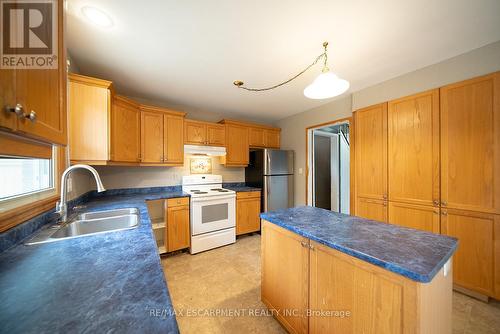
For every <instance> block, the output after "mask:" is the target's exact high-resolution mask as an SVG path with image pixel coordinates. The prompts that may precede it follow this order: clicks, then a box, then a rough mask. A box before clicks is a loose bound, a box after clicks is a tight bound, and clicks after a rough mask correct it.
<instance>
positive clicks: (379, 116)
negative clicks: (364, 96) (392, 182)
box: [354, 103, 387, 200]
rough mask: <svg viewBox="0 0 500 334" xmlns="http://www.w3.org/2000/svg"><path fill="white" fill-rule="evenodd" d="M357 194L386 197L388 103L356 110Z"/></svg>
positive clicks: (368, 196)
mask: <svg viewBox="0 0 500 334" xmlns="http://www.w3.org/2000/svg"><path fill="white" fill-rule="evenodd" d="M354 117H355V122H354V126H355V131H354V136H355V145H356V150H355V154H356V157H355V161H356V169H355V170H356V195H357V196H358V197H364V198H372V199H380V200H382V199H384V200H385V199H387V103H382V104H378V105H375V106H371V107H368V108H364V109H360V110H357V111H356V112H355V114H354Z"/></svg>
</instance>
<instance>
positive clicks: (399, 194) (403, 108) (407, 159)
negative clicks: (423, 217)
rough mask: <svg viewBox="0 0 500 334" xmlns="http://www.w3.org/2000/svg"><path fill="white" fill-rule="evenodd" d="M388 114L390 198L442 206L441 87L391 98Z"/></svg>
mask: <svg viewBox="0 0 500 334" xmlns="http://www.w3.org/2000/svg"><path fill="white" fill-rule="evenodd" d="M387 118H388V124H387V126H388V139H387V141H388V182H389V189H388V190H389V200H391V201H400V202H406V203H414V204H426V205H435V206H439V198H440V197H439V90H438V89H435V90H431V91H428V92H425V93H421V94H416V95H413V96H409V97H405V98H402V99H398V100H393V101H390V102H389V103H388V112H387ZM361 163H362V161H361ZM361 173H363V171H361Z"/></svg>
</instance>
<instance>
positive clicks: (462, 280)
mask: <svg viewBox="0 0 500 334" xmlns="http://www.w3.org/2000/svg"><path fill="white" fill-rule="evenodd" d="M498 219H499V218H498V215H492V214H486V213H477V212H472V211H463V210H455V209H443V210H442V214H441V233H442V234H445V235H449V236H452V237H455V238H458V241H459V244H458V249H457V252H456V253H455V255H454V256H453V266H454V272H455V274H454V277H453V282H454V283H455V284H457V285H459V286H461V287H464V288H467V289H470V290H473V291H476V292H479V293H482V294H485V295H489V296H492V295H493V290H494V286H493V280H494V278H493V272H494V261H495V258H494V239H493V232H494V226H495V222H496V223H498ZM497 262H498V260H497Z"/></svg>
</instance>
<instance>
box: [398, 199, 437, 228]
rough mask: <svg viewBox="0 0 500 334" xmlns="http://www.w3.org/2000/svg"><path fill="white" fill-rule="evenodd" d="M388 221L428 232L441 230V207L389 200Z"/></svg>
mask: <svg viewBox="0 0 500 334" xmlns="http://www.w3.org/2000/svg"><path fill="white" fill-rule="evenodd" d="M388 222H389V223H390V224H395V225H400V226H405V227H410V228H414V229H417V230H423V231H427V232H433V233H439V232H440V219H439V208H436V207H432V206H426V205H414V204H407V203H396V202H389V219H388Z"/></svg>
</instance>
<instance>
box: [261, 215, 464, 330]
mask: <svg viewBox="0 0 500 334" xmlns="http://www.w3.org/2000/svg"><path fill="white" fill-rule="evenodd" d="M261 219H262V290H261V293H262V301H263V302H264V303H265V304H266V305H267V306H268V307H269V309H270V310H272V311H273V314H274V315H275V317H276V318H277V319H278V321H280V322H281V323H282V324H283V326H284V327H285V328H286V329H287V330H288V331H289V332H291V333H426V334H427V333H430V334H432V333H451V311H452V308H451V302H452V281H453V280H452V265H451V263H452V261H451V257H452V255H453V253H454V252H455V250H456V248H457V245H458V241H457V240H456V239H454V238H451V237H447V236H442V235H438V234H433V233H427V232H422V231H417V230H414V229H410V228H405V227H400V226H396V225H390V224H385V223H380V222H376V221H373V220H368V219H364V218H360V217H354V216H348V215H344V214H339V213H335V212H332V211H328V210H323V209H318V208H314V207H297V208H292V209H285V210H278V211H274V212H267V213H262V214H261Z"/></svg>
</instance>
